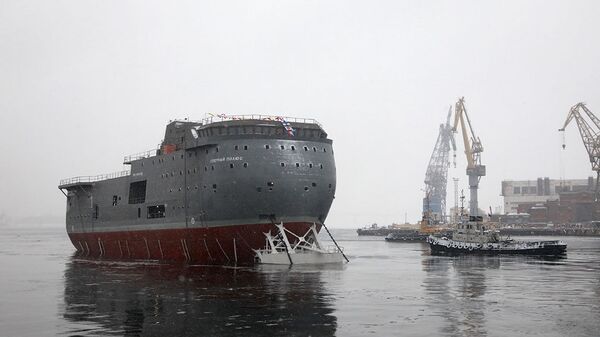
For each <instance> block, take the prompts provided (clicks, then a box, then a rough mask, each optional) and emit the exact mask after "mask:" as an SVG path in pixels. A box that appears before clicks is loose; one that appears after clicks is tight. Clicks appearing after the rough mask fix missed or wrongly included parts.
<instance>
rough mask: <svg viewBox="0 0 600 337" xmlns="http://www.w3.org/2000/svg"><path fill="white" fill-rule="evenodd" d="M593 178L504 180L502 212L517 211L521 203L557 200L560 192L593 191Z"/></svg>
mask: <svg viewBox="0 0 600 337" xmlns="http://www.w3.org/2000/svg"><path fill="white" fill-rule="evenodd" d="M595 186H596V185H595V180H594V178H592V177H589V178H587V179H566V180H565V179H550V178H548V177H546V178H537V179H536V180H504V181H502V193H501V196H502V197H503V198H504V213H505V214H509V213H518V212H519V205H521V204H529V205H531V204H543V203H546V202H548V201H558V200H559V194H560V193H561V192H583V191H592V192H593V191H594V189H595Z"/></svg>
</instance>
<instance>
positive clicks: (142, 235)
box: [69, 222, 320, 265]
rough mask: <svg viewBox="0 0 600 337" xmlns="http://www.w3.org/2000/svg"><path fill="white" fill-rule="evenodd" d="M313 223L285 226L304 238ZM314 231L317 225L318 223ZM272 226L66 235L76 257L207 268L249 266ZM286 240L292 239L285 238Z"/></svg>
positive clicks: (259, 224)
mask: <svg viewBox="0 0 600 337" xmlns="http://www.w3.org/2000/svg"><path fill="white" fill-rule="evenodd" d="M312 225H313V224H312V223H308V222H289V223H284V226H285V228H286V229H287V230H290V231H292V232H293V233H295V234H297V235H303V234H304V233H306V231H308V230H309V229H310V227H311V226H312ZM317 229H320V225H318V224H317ZM269 231H271V232H272V233H275V232H276V227H275V226H274V225H273V224H268V223H258V224H239V225H232V226H219V227H209V228H179V229H155V230H140V231H116V232H91V233H69V238H70V240H71V242H72V243H73V246H74V247H75V248H76V249H77V254H79V255H80V256H85V257H93V258H103V259H109V260H112V259H114V260H123V259H126V260H158V261H171V262H182V263H189V264H206V265H252V264H254V262H255V256H256V253H255V252H254V250H256V249H262V248H264V246H265V235H264V233H267V232H269ZM288 238H289V239H292V238H291V237H289V236H288Z"/></svg>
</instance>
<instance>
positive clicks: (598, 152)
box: [558, 102, 600, 201]
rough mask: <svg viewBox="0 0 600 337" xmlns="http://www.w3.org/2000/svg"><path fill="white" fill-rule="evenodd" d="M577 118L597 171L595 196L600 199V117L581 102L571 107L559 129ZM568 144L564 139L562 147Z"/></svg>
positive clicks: (586, 147)
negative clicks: (599, 192)
mask: <svg viewBox="0 0 600 337" xmlns="http://www.w3.org/2000/svg"><path fill="white" fill-rule="evenodd" d="M581 111H583V113H585V115H587V117H588V118H589V119H590V121H591V123H589V122H588V121H586V120H585V118H584V115H583V114H582V113H581ZM573 119H575V122H577V127H578V128H579V134H580V135H581V139H582V140H583V145H584V146H585V149H586V151H587V153H588V156H589V158H590V163H592V170H593V171H596V191H595V194H594V195H595V198H596V201H598V179H599V178H600V137H599V134H600V119H598V117H596V115H594V114H593V113H592V112H591V111H590V109H588V108H587V107H586V106H585V103H582V102H579V103H577V104H575V105H573V106H572V107H571V110H569V114H568V115H567V120H566V121H565V124H564V125H563V127H562V128H560V129H558V131H561V132H564V131H565V128H566V127H567V126H568V125H569V123H570V122H571V121H572V120H573ZM563 136H564V133H563ZM565 147H566V144H565V142H564V141H563V144H562V148H563V150H564V149H565Z"/></svg>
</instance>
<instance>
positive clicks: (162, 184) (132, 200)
mask: <svg viewBox="0 0 600 337" xmlns="http://www.w3.org/2000/svg"><path fill="white" fill-rule="evenodd" d="M124 164H126V165H130V170H127V171H123V172H118V173H113V174H108V175H101V176H90V177H75V178H70V179H65V180H62V181H61V182H60V186H59V189H60V190H61V191H62V192H63V193H64V194H65V195H66V197H67V214H66V227H67V233H68V235H69V238H70V240H71V242H72V243H73V245H74V246H75V248H76V249H77V251H78V253H79V254H81V255H85V256H94V257H105V258H115V259H157V260H179V261H187V262H190V263H200V264H234V263H236V264H251V263H253V259H254V256H255V251H254V250H256V249H260V248H262V247H263V246H264V244H265V237H264V235H263V233H266V232H269V231H273V230H274V229H275V226H274V224H275V223H283V224H284V226H285V228H286V229H287V230H290V231H292V232H294V233H296V234H298V235H303V234H304V233H305V232H307V231H308V230H309V229H310V227H311V226H312V225H313V224H316V226H317V228H318V229H320V228H321V227H322V226H323V224H324V222H325V219H326V217H327V214H328V212H329V209H330V207H331V203H332V201H333V198H334V195H335V188H336V168H335V161H334V155H333V148H332V141H331V139H329V138H328V137H327V133H326V132H325V131H324V129H323V128H322V127H321V125H320V124H319V123H318V122H316V121H315V120H312V119H303V118H288V117H277V116H263V115H250V116H248V115H244V116H225V115H218V116H211V117H209V118H205V119H204V120H202V121H200V122H192V121H187V120H183V121H173V122H171V123H169V124H168V125H167V127H166V132H165V137H164V140H163V141H162V143H161V145H160V146H159V148H157V149H153V150H151V151H146V152H143V153H140V154H136V155H131V156H126V157H125V158H124Z"/></svg>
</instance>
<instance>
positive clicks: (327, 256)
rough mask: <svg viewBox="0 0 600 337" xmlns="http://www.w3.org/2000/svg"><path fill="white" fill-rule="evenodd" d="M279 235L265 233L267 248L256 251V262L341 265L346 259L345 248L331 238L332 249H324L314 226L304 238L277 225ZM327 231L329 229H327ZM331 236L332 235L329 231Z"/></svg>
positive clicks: (281, 225)
mask: <svg viewBox="0 0 600 337" xmlns="http://www.w3.org/2000/svg"><path fill="white" fill-rule="evenodd" d="M275 226H276V227H277V233H276V234H275V235H273V234H271V232H270V231H269V232H268V233H264V235H265V248H263V249H255V250H254V252H255V253H256V262H257V263H260V264H277V265H293V264H329V263H336V264H341V263H343V262H344V259H346V261H348V259H347V258H346V256H345V255H344V252H343V248H342V247H340V246H338V245H337V243H336V241H335V240H334V239H333V237H331V239H332V241H333V243H334V244H335V245H334V246H332V247H327V248H324V247H323V245H322V244H321V242H320V241H319V239H318V232H317V226H316V225H315V224H313V225H312V226H311V227H310V228H309V230H308V231H307V232H306V233H305V234H304V235H302V236H299V235H296V234H295V233H293V232H291V231H289V230H287V229H286V228H285V227H284V226H283V223H280V224H275ZM325 229H327V228H325ZM327 233H328V234H329V235H330V236H331V233H329V231H328V230H327ZM290 239H292V242H290Z"/></svg>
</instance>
